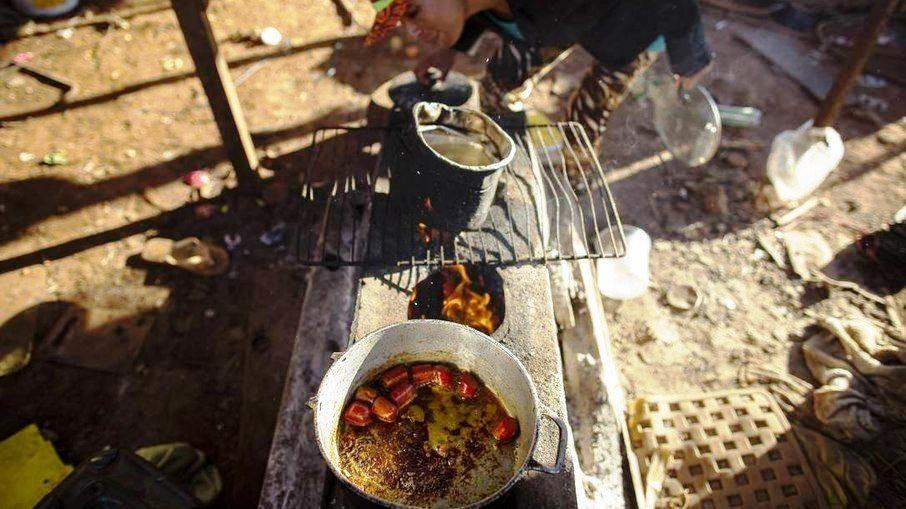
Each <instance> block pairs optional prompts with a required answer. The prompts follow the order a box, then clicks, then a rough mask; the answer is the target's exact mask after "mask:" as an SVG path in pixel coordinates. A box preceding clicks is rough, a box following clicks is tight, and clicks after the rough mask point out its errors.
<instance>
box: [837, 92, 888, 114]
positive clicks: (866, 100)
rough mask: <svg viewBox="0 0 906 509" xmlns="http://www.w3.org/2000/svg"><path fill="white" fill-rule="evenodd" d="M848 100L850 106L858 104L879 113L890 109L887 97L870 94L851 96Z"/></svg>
mask: <svg viewBox="0 0 906 509" xmlns="http://www.w3.org/2000/svg"><path fill="white" fill-rule="evenodd" d="M846 102H847V104H848V105H849V106H858V107H861V108H865V109H866V110H869V111H875V112H878V113H887V111H888V110H890V103H889V102H887V101H886V100H885V99H881V98H880V97H875V96H873V95H868V94H856V95H855V96H850V97H849V98H848V99H847V101H846Z"/></svg>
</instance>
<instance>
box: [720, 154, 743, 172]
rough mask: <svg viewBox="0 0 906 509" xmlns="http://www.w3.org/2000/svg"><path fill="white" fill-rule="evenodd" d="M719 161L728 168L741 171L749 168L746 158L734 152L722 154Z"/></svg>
mask: <svg viewBox="0 0 906 509" xmlns="http://www.w3.org/2000/svg"><path fill="white" fill-rule="evenodd" d="M721 160H723V161H724V162H726V163H727V164H729V165H730V166H732V167H734V168H738V169H741V170H742V169H745V168H748V166H749V160H748V159H747V158H746V156H744V155H742V154H740V153H739V152H736V151H732V152H726V153H724V154H723V155H722V156H721Z"/></svg>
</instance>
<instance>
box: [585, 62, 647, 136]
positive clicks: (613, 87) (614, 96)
mask: <svg viewBox="0 0 906 509" xmlns="http://www.w3.org/2000/svg"><path fill="white" fill-rule="evenodd" d="M656 59H657V53H654V52H651V51H643V52H642V53H640V54H639V56H638V57H636V59H635V60H633V61H632V62H630V63H629V64H627V65H625V66H623V67H621V68H620V69H618V70H615V71H611V70H610V69H607V68H606V67H604V66H602V65H601V64H598V63H596V64H594V65H593V66H592V67H591V69H590V70H589V71H588V72H587V73H586V74H585V78H583V79H582V84H581V85H580V86H579V89H578V90H576V91H575V92H574V93H573V95H572V97H571V98H570V100H569V104H568V105H567V119H569V120H570V121H574V122H578V123H579V124H581V125H582V126H583V127H584V128H585V132H586V133H587V134H588V137H589V138H590V139H591V142H592V144H593V145H594V146H595V148H596V149H597V148H598V147H597V145H598V143H599V140H600V139H601V137H602V136H603V135H604V131H605V130H606V129H607V121H608V119H610V114H611V113H613V111H614V110H615V109H617V107H618V106H619V105H620V103H622V102H623V99H625V98H626V95H627V94H628V93H629V86H630V84H631V83H632V81H633V80H635V79H636V78H637V77H638V76H640V75H641V74H642V73H644V72H645V71H646V70H647V69H648V68H649V67H651V65H652V64H653V63H654V61H655V60H656Z"/></svg>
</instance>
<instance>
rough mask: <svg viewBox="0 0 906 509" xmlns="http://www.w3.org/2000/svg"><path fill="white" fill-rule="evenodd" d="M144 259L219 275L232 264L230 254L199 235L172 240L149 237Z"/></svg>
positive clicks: (191, 270)
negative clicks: (198, 236)
mask: <svg viewBox="0 0 906 509" xmlns="http://www.w3.org/2000/svg"><path fill="white" fill-rule="evenodd" d="M141 256H142V259H143V260H145V261H147V262H150V263H162V264H166V265H172V266H174V267H179V268H181V269H185V270H187V271H189V272H194V273H195V274H198V275H201V276H219V275H221V274H223V273H225V272H226V271H227V270H228V269H229V266H230V255H229V254H228V253H227V252H226V250H224V249H223V248H222V247H220V246H215V245H213V244H211V243H209V242H205V241H203V240H201V239H199V238H197V237H187V238H185V239H182V240H177V241H174V240H171V239H165V238H161V237H155V238H152V239H148V241H147V242H146V243H145V247H144V248H143V249H142V255H141Z"/></svg>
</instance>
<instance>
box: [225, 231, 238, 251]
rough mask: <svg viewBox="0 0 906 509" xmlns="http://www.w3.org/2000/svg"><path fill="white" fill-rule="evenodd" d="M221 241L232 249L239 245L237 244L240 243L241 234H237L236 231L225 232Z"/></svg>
mask: <svg viewBox="0 0 906 509" xmlns="http://www.w3.org/2000/svg"><path fill="white" fill-rule="evenodd" d="M223 243H224V245H226V248H227V249H229V250H230V251H232V250H234V249H236V248H237V247H239V244H242V235H239V234H238V233H233V234H230V233H227V234H226V235H224V236H223Z"/></svg>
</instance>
